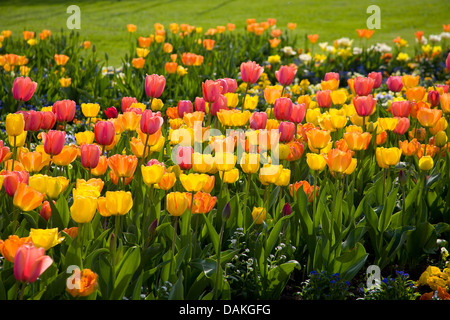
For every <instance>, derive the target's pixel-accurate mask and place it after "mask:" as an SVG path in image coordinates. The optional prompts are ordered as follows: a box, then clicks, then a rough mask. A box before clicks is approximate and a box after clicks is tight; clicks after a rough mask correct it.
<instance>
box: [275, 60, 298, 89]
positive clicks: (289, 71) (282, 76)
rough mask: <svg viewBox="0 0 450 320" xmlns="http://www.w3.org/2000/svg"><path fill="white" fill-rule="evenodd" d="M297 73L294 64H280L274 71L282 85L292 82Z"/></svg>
mask: <svg viewBox="0 0 450 320" xmlns="http://www.w3.org/2000/svg"><path fill="white" fill-rule="evenodd" d="M296 73H297V67H296V66H295V65H289V66H281V67H280V68H279V69H278V70H277V71H275V77H276V78H277V80H278V82H279V83H280V84H281V85H282V86H289V85H291V84H292V82H293V81H294V78H295V74H296Z"/></svg>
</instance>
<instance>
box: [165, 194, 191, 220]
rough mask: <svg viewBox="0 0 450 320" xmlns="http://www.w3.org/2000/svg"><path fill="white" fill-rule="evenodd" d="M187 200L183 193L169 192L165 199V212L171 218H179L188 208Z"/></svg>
mask: <svg viewBox="0 0 450 320" xmlns="http://www.w3.org/2000/svg"><path fill="white" fill-rule="evenodd" d="M188 203H189V202H188V198H187V196H186V194H185V193H183V192H171V193H169V194H167V197H166V208H167V212H169V214H171V215H172V216H175V217H179V216H181V215H182V214H183V213H184V212H185V211H186V210H187V208H188Z"/></svg>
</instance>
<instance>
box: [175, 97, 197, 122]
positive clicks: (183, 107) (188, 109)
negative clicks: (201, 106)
mask: <svg viewBox="0 0 450 320" xmlns="http://www.w3.org/2000/svg"><path fill="white" fill-rule="evenodd" d="M177 108H178V116H179V117H180V118H183V116H184V114H185V113H192V112H194V106H193V105H192V101H190V100H180V101H178V106H177Z"/></svg>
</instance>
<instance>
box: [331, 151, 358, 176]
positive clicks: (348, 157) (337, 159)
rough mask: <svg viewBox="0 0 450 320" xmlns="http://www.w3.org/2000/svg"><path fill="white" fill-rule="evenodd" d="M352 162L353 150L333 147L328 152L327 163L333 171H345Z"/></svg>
mask: <svg viewBox="0 0 450 320" xmlns="http://www.w3.org/2000/svg"><path fill="white" fill-rule="evenodd" d="M351 164H352V153H351V151H347V152H344V151H342V150H339V149H331V150H330V151H329V152H328V154H327V165H328V169H329V170H330V172H331V173H344V172H345V171H346V170H347V168H348V167H349V166H350V165H351Z"/></svg>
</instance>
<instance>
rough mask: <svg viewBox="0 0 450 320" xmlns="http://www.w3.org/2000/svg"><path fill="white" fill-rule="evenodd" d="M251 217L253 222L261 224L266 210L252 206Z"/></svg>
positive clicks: (264, 218)
mask: <svg viewBox="0 0 450 320" xmlns="http://www.w3.org/2000/svg"><path fill="white" fill-rule="evenodd" d="M252 218H253V221H254V223H255V224H262V223H263V222H264V220H266V210H265V209H264V208H262V207H254V208H253V210H252Z"/></svg>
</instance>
